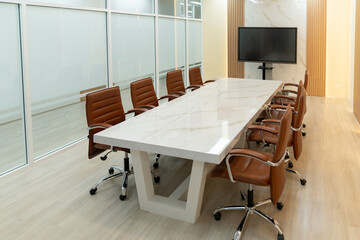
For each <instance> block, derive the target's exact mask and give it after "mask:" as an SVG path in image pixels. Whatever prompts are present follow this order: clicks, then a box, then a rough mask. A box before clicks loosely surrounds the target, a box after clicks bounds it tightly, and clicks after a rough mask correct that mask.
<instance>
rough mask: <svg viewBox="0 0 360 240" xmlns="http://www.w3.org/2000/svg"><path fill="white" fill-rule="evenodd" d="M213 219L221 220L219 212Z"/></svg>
mask: <svg viewBox="0 0 360 240" xmlns="http://www.w3.org/2000/svg"><path fill="white" fill-rule="evenodd" d="M214 218H215V220H216V221H220V219H221V212H217V213H215V214H214Z"/></svg>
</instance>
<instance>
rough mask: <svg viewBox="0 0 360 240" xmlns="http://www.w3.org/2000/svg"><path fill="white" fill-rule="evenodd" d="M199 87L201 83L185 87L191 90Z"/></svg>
mask: <svg viewBox="0 0 360 240" xmlns="http://www.w3.org/2000/svg"><path fill="white" fill-rule="evenodd" d="M199 88H201V85H190V86H188V87H187V88H186V89H191V91H194V90H196V89H199Z"/></svg>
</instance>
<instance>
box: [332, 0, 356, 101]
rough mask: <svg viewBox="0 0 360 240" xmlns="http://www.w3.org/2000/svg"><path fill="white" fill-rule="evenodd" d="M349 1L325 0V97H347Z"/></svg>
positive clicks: (348, 74)
mask: <svg viewBox="0 0 360 240" xmlns="http://www.w3.org/2000/svg"><path fill="white" fill-rule="evenodd" d="M350 1H351V0H342V1H339V0H327V24H326V26H327V29H326V45H327V47H326V96H327V97H338V98H347V97H348V91H349V76H350V73H349V66H350V56H349V55H350V19H351V17H350V12H351V11H350Z"/></svg>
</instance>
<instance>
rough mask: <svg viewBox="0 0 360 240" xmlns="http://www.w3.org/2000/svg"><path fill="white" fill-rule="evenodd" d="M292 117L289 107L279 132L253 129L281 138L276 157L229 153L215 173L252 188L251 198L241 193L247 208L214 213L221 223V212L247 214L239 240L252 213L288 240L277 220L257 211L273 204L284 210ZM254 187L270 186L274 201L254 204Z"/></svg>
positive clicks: (243, 151) (244, 151) (245, 151)
mask: <svg viewBox="0 0 360 240" xmlns="http://www.w3.org/2000/svg"><path fill="white" fill-rule="evenodd" d="M291 117H292V116H291V107H290V105H289V106H288V107H286V112H285V114H284V116H283V118H282V119H281V121H280V127H279V130H275V129H272V128H269V127H266V126H261V125H256V126H252V129H253V130H255V129H257V130H259V131H262V132H266V133H269V134H272V135H275V136H276V137H277V138H278V144H277V145H276V148H275V151H274V153H273V154H272V153H268V152H261V151H256V150H250V149H233V150H231V151H230V152H229V154H228V155H227V157H226V159H225V161H223V162H222V163H221V164H220V165H218V166H217V167H216V169H215V170H214V171H213V172H212V176H213V177H220V178H227V179H230V180H231V181H232V182H244V183H248V184H249V189H248V191H247V194H246V193H245V192H244V191H242V192H241V197H242V199H243V200H246V201H247V204H246V205H244V206H225V207H221V206H220V207H218V208H217V209H216V210H215V211H214V218H215V220H217V221H219V220H220V219H221V211H229V210H244V211H245V212H246V213H245V217H244V218H243V220H242V221H241V223H240V225H239V227H238V229H237V231H236V233H235V235H234V239H235V240H238V239H240V237H241V234H242V230H243V229H244V225H245V223H246V221H247V219H248V217H249V216H250V214H252V213H255V214H257V215H259V216H260V217H262V218H263V219H265V220H267V221H268V222H270V223H271V224H272V225H273V226H274V227H275V228H276V230H277V231H278V239H284V235H283V232H282V230H281V227H280V225H279V223H278V222H277V221H276V220H275V219H273V218H271V217H269V216H267V215H266V214H264V213H262V212H260V211H259V210H257V207H260V206H262V205H265V204H268V203H272V204H274V205H276V206H277V208H278V209H279V210H281V209H282V208H283V206H284V205H283V204H282V203H281V202H279V199H280V197H281V194H282V192H283V190H284V187H285V180H286V177H285V174H286V173H285V161H284V160H285V155H286V146H287V142H288V139H289V135H290V127H291ZM253 184H254V185H259V186H270V198H268V199H265V200H262V201H259V202H257V203H254V192H253V189H252V185H253Z"/></svg>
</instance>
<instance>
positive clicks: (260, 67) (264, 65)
mask: <svg viewBox="0 0 360 240" xmlns="http://www.w3.org/2000/svg"><path fill="white" fill-rule="evenodd" d="M258 69H260V70H262V79H263V80H265V73H266V70H273V69H274V67H267V66H266V63H263V64H262V66H261V65H260V66H259V67H258Z"/></svg>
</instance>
